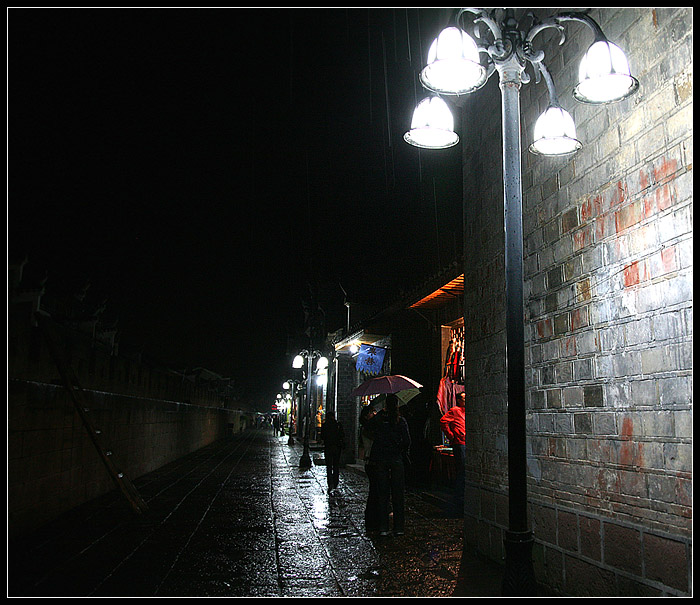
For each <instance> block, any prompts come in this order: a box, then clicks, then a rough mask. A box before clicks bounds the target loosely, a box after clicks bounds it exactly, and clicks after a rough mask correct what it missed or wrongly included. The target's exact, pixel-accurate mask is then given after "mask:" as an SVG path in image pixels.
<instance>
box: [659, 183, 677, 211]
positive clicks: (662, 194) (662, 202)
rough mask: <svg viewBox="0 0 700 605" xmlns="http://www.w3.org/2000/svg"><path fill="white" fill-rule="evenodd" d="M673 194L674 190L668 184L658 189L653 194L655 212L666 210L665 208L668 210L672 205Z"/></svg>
mask: <svg viewBox="0 0 700 605" xmlns="http://www.w3.org/2000/svg"><path fill="white" fill-rule="evenodd" d="M674 192H675V188H674V187H672V186H671V185H670V184H668V183H666V184H665V185H663V186H661V187H659V188H658V189H657V190H656V191H655V192H654V198H655V202H656V211H657V212H661V211H662V210H666V208H669V207H671V206H672V205H673V198H674Z"/></svg>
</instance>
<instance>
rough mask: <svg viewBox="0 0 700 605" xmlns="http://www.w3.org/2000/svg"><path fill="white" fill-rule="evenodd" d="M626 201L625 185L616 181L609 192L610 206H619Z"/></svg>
mask: <svg viewBox="0 0 700 605" xmlns="http://www.w3.org/2000/svg"><path fill="white" fill-rule="evenodd" d="M626 199H628V195H627V183H625V182H624V181H618V182H617V183H615V184H614V185H613V187H612V188H611V190H610V206H611V207H612V206H619V205H620V204H622V202H624V201H625V200H626Z"/></svg>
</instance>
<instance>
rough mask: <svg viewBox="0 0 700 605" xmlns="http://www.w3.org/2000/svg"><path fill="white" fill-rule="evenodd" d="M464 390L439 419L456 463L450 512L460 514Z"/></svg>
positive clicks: (461, 509) (462, 478)
mask: <svg viewBox="0 0 700 605" xmlns="http://www.w3.org/2000/svg"><path fill="white" fill-rule="evenodd" d="M465 402H466V394H465V393H464V391H462V392H461V393H457V405H456V406H454V407H452V408H450V409H449V410H447V412H446V413H445V415H444V416H443V417H442V418H441V419H440V426H441V427H442V430H443V432H444V433H445V435H446V436H447V439H448V440H449V442H450V445H451V446H452V452H453V454H454V461H455V465H456V475H455V499H454V503H453V507H454V510H452V511H451V512H452V514H454V515H456V516H460V517H461V516H462V515H463V514H464V463H465V455H466V422H465Z"/></svg>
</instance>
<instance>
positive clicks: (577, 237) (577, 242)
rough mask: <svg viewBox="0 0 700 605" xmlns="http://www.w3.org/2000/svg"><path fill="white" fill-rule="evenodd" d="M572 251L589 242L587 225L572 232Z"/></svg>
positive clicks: (589, 235) (589, 233) (589, 236)
mask: <svg viewBox="0 0 700 605" xmlns="http://www.w3.org/2000/svg"><path fill="white" fill-rule="evenodd" d="M573 242H574V251H577V250H581V249H582V248H585V247H586V246H590V244H591V230H590V228H589V227H584V228H583V229H579V230H578V231H575V232H574V238H573Z"/></svg>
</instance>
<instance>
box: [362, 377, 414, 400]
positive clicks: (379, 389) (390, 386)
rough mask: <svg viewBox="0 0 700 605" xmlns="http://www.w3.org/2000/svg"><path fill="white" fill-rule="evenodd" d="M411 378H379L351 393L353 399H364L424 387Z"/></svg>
mask: <svg viewBox="0 0 700 605" xmlns="http://www.w3.org/2000/svg"><path fill="white" fill-rule="evenodd" d="M422 386H423V385H422V384H419V383H417V382H416V381H415V380H412V379H411V378H407V377H406V376H401V375H399V374H395V375H393V376H378V377H377V378H370V379H369V380H367V381H365V382H363V383H362V384H361V385H360V386H359V387H357V388H356V389H353V391H352V392H351V393H350V395H352V396H353V397H364V396H365V395H379V394H381V393H398V392H399V391H405V390H407V389H417V388H420V387H422Z"/></svg>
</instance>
